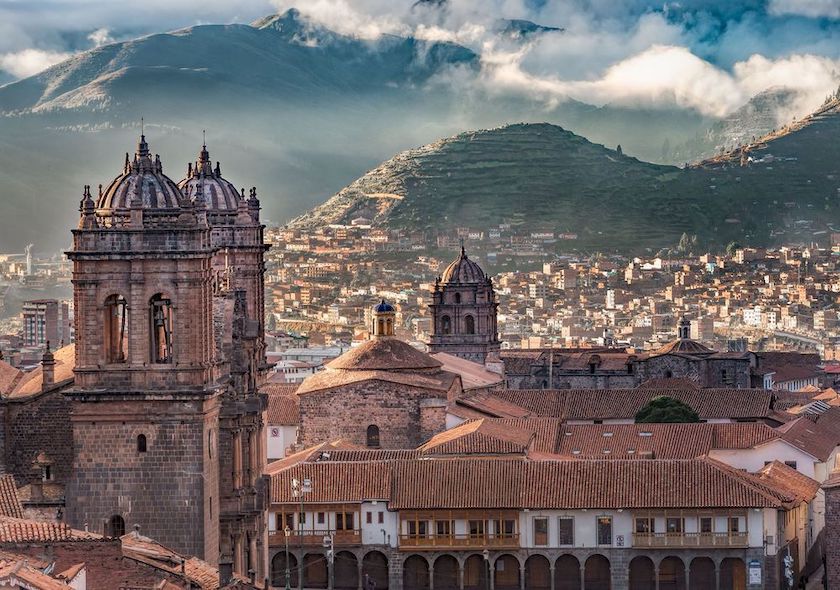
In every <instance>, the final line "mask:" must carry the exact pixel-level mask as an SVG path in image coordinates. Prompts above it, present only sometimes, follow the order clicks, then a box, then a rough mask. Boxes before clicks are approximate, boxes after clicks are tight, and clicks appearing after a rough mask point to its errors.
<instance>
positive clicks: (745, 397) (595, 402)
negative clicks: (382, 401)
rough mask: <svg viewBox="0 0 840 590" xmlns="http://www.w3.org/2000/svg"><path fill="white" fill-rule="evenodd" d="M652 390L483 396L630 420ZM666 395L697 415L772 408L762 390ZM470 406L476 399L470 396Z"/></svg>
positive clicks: (534, 408) (554, 411) (542, 409)
mask: <svg viewBox="0 0 840 590" xmlns="http://www.w3.org/2000/svg"><path fill="white" fill-rule="evenodd" d="M659 395H663V392H662V391H661V390H655V389H607V390H604V389H555V390H548V389H545V390H543V389H506V390H494V391H493V392H491V393H489V394H487V397H489V398H492V397H495V398H498V399H500V400H503V401H505V402H507V403H510V404H514V405H517V406H520V407H522V408H524V409H525V410H527V411H528V412H530V413H531V414H532V415H534V416H547V417H555V418H562V419H564V420H606V419H632V418H633V417H634V416H635V415H636V413H637V412H638V411H639V410H640V409H641V408H642V407H644V406H645V405H646V404H647V403H648V402H650V400H652V399H653V398H654V397H657V396H659ZM667 395H668V397H672V398H675V399H678V400H679V401H681V402H683V403H685V404H688V405H689V406H691V408H692V409H694V411H696V412H697V413H698V414H699V415H700V417H701V418H707V419H708V418H764V417H766V416H768V415H769V414H770V412H771V411H772V408H771V405H772V401H773V392H772V391H769V390H764V389H691V390H686V389H683V390H671V391H668V392H667ZM470 401H471V402H472V403H473V405H474V406H478V405H479V404H478V403H477V402H479V401H480V400H478V399H477V398H475V397H473V398H471V399H470Z"/></svg>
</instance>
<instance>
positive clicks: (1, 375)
mask: <svg viewBox="0 0 840 590" xmlns="http://www.w3.org/2000/svg"><path fill="white" fill-rule="evenodd" d="M24 375H25V373H24V372H23V371H21V370H20V369H16V368H15V367H13V366H12V365H10V364H9V363H7V362H6V361H2V360H0V397H2V396H5V395H8V394H10V393H11V392H12V390H13V389H14V388H15V386H16V385H17V384H18V382H19V381H20V380H21V379H22V378H23V376H24Z"/></svg>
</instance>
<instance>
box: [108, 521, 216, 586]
mask: <svg viewBox="0 0 840 590" xmlns="http://www.w3.org/2000/svg"><path fill="white" fill-rule="evenodd" d="M120 543H121V545H122V553H123V555H124V556H125V557H127V558H129V559H133V560H134V561H139V562H141V563H145V564H147V565H150V566H152V567H154V568H157V569H159V570H161V571H164V572H167V573H168V574H170V575H176V576H181V577H183V578H186V579H188V580H190V581H191V582H193V583H195V584H197V585H198V586H199V587H200V588H202V590H216V589H218V588H219V570H217V569H216V568H214V567H213V566H212V565H210V564H209V563H207V562H206V561H203V560H201V559H198V558H197V557H192V556H184V555H181V554H180V553H178V552H176V551H173V550H172V549H169V548H168V547H166V546H164V545H162V544H160V543H158V542H157V541H155V540H154V539H150V538H148V537H144V536H142V535H139V534H137V533H136V532H132V533H128V534H127V535H123V536H122V537H120Z"/></svg>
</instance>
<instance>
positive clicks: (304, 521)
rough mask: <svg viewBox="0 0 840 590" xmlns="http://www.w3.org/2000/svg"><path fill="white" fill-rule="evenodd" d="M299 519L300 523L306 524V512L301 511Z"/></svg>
mask: <svg viewBox="0 0 840 590" xmlns="http://www.w3.org/2000/svg"><path fill="white" fill-rule="evenodd" d="M298 520H299V521H300V524H306V512H301V513H300V514H299V515H298Z"/></svg>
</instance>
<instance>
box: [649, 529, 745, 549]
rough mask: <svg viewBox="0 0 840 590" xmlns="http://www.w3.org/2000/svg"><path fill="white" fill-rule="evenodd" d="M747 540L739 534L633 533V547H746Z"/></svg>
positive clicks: (742, 534)
mask: <svg viewBox="0 0 840 590" xmlns="http://www.w3.org/2000/svg"><path fill="white" fill-rule="evenodd" d="M748 543H749V538H748V535H747V533H746V532H740V533H633V547H648V548H656V547H662V548H673V547H704V548H711V547H746V546H747V545H748Z"/></svg>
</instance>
